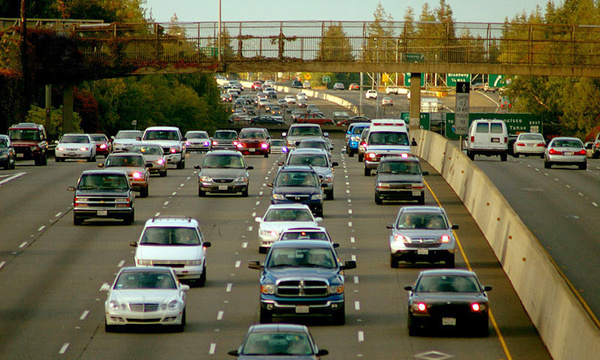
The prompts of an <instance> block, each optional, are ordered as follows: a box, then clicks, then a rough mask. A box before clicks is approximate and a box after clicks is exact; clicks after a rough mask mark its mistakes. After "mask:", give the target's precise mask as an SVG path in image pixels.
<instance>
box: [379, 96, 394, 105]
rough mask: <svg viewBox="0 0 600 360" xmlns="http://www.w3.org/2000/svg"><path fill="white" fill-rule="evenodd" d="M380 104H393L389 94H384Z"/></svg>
mask: <svg viewBox="0 0 600 360" xmlns="http://www.w3.org/2000/svg"><path fill="white" fill-rule="evenodd" d="M381 106H394V99H392V98H391V97H389V96H384V97H383V99H381Z"/></svg>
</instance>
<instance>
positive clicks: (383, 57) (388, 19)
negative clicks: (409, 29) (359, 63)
mask: <svg viewBox="0 0 600 360" xmlns="http://www.w3.org/2000/svg"><path fill="white" fill-rule="evenodd" d="M373 17H374V20H373V22H371V23H370V24H369V25H368V26H367V34H366V35H367V43H366V44H365V49H364V61H374V62H382V61H395V60H396V56H397V50H398V49H397V47H396V44H395V42H396V40H395V39H394V25H393V23H392V21H393V19H392V16H391V15H389V14H388V13H387V12H386V11H385V9H384V8H383V5H381V3H379V4H378V5H377V8H376V9H375V13H374V14H373Z"/></svg>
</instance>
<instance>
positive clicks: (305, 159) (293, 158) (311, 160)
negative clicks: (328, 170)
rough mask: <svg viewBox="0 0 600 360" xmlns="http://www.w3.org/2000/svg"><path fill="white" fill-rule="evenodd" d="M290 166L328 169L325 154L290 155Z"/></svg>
mask: <svg viewBox="0 0 600 360" xmlns="http://www.w3.org/2000/svg"><path fill="white" fill-rule="evenodd" d="M288 165H312V166H317V167H327V156H326V155H325V154H315V155H310V154H294V153H292V154H290V157H289V159H288Z"/></svg>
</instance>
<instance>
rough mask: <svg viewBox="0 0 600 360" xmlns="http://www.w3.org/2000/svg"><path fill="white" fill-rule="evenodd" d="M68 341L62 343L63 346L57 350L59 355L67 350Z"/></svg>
mask: <svg viewBox="0 0 600 360" xmlns="http://www.w3.org/2000/svg"><path fill="white" fill-rule="evenodd" d="M69 345H71V344H69V343H64V344H63V346H62V347H61V348H60V351H59V352H58V353H59V354H60V355H64V354H65V353H66V352H67V350H68V349H69Z"/></svg>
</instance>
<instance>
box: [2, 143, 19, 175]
mask: <svg viewBox="0 0 600 360" xmlns="http://www.w3.org/2000/svg"><path fill="white" fill-rule="evenodd" d="M16 156H17V155H16V154H15V149H14V148H13V146H12V143H11V141H10V138H9V137H8V136H6V135H0V166H3V167H4V168H5V169H7V170H8V169H14V168H15V161H16Z"/></svg>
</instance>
